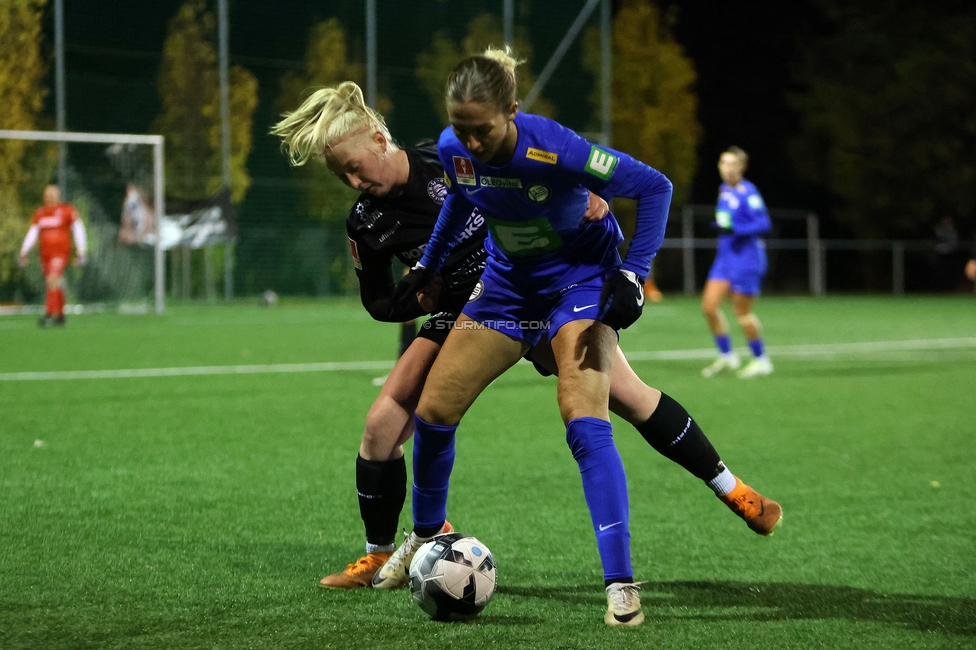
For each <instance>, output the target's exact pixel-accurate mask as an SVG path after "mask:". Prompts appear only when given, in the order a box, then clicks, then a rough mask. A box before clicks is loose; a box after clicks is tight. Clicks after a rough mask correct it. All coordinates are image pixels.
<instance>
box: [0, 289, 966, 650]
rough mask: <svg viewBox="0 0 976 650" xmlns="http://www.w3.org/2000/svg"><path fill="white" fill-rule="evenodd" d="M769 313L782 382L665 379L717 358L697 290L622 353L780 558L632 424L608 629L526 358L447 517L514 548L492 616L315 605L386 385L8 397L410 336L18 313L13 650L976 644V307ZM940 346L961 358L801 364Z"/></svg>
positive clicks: (127, 388) (6, 343) (326, 323)
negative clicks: (739, 486) (53, 322)
mask: <svg viewBox="0 0 976 650" xmlns="http://www.w3.org/2000/svg"><path fill="white" fill-rule="evenodd" d="M756 311H757V314H758V315H759V316H760V318H762V320H763V322H764V324H765V327H766V331H767V335H768V343H769V345H771V346H772V353H773V361H774V363H775V364H776V372H775V374H774V375H773V376H771V377H768V378H762V379H758V380H752V381H741V380H738V379H736V378H734V377H721V376H720V377H716V378H713V379H711V380H705V379H702V378H701V376H700V375H699V369H700V368H701V367H702V366H703V365H705V364H706V363H707V359H695V358H688V357H693V356H694V354H693V353H688V354H684V355H681V354H679V355H674V356H676V357H678V358H671V359H667V360H660V354H659V353H660V352H662V351H669V350H684V351H688V350H705V349H707V348H709V346H710V343H711V341H710V337H709V335H708V332H707V329H706V327H705V324H704V321H703V319H702V318H701V316H700V314H699V311H698V305H697V303H696V302H694V301H692V300H684V299H678V298H671V299H667V300H666V301H665V302H664V303H663V304H661V305H649V306H648V308H647V309H646V311H645V315H644V317H643V318H642V319H641V321H639V322H638V323H637V324H636V325H635V326H634V327H633V328H631V329H630V330H627V331H625V332H624V333H623V337H622V340H621V345H622V346H623V348H624V349H625V350H626V351H630V352H633V353H634V354H635V356H637V357H641V353H643V358H649V357H655V355H658V356H657V357H656V358H658V360H653V359H652V360H650V361H637V362H635V363H634V364H633V365H634V368H635V370H637V372H638V373H639V374H641V376H643V377H644V378H645V380H646V381H647V382H648V383H650V384H651V385H654V386H656V387H659V388H661V389H663V390H665V391H666V392H668V393H669V394H671V395H673V396H674V397H675V398H676V399H678V400H679V401H681V402H682V403H683V404H684V405H685V406H686V407H687V408H688V410H689V411H690V412H691V413H692V414H693V415H695V417H696V419H697V420H698V421H699V422H700V423H701V425H702V427H703V429H704V430H705V432H706V433H707V434H708V435H709V437H710V438H711V440H712V441H713V443H714V444H715V446H716V448H717V449H718V450H719V452H720V453H721V454H722V457H723V459H724V460H725V461H726V463H727V464H728V465H729V467H730V468H731V469H732V470H733V471H734V472H735V473H737V474H738V475H740V476H741V477H742V478H743V479H744V480H746V481H747V482H749V483H751V484H752V485H753V486H755V487H756V488H757V489H759V490H760V491H762V492H764V493H766V494H767V495H769V496H771V497H773V498H776V499H777V500H779V501H780V502H781V503H782V504H783V506H784V509H785V520H784V524H783V526H782V528H781V529H780V530H779V531H778V532H777V533H776V535H774V536H773V537H771V538H769V539H762V538H759V537H758V536H756V535H754V534H753V533H751V532H750V531H749V530H748V529H747V528H746V527H745V525H744V524H743V523H742V522H741V521H740V520H739V519H738V518H736V517H735V516H734V515H732V514H731V513H730V512H729V511H728V510H727V509H726V508H725V507H724V506H723V505H722V504H721V503H720V502H718V501H717V500H716V499H715V497H714V496H712V494H711V491H710V490H708V489H707V488H706V487H705V486H704V485H702V484H701V483H700V482H699V481H697V480H696V479H694V478H693V477H691V476H690V475H688V474H687V473H685V472H684V471H683V470H682V469H681V468H680V467H678V466H676V465H673V464H671V463H670V462H669V461H667V460H665V459H663V458H662V457H660V456H658V455H657V454H656V453H655V452H653V451H652V450H651V449H650V448H649V447H648V446H647V444H646V443H645V442H644V440H643V439H642V438H641V437H640V436H639V435H638V434H636V433H635V432H634V431H633V429H632V428H630V427H629V426H628V425H626V424H623V423H621V422H620V421H615V431H616V434H617V435H616V437H617V441H618V446H619V447H620V450H621V454H622V456H623V458H624V463H625V465H626V467H627V472H628V478H629V485H630V495H631V510H632V515H631V519H632V535H633V559H634V567H635V571H636V575H637V578H638V579H640V580H645V581H647V583H646V584H645V585H644V590H643V595H642V600H643V603H644V611H645V614H646V615H647V621H646V622H645V623H644V625H643V626H641V627H640V628H637V629H632V630H617V629H608V628H607V627H606V626H605V625H604V624H603V622H602V617H603V612H604V609H605V597H604V595H603V590H602V577H601V571H600V563H599V558H598V555H597V552H596V544H595V540H594V536H593V531H592V529H591V527H590V523H589V517H588V514H587V512H586V508H585V504H584V501H583V495H582V490H581V487H580V479H579V474H578V471H577V468H576V465H575V463H574V462H573V460H572V457H571V456H570V454H569V451H568V449H567V448H566V445H565V441H564V429H563V427H562V425H561V423H560V421H559V416H558V410H557V408H556V404H555V392H554V387H555V384H554V380H553V379H552V378H548V379H547V378H542V377H540V376H538V375H537V374H536V373H535V371H534V370H533V369H532V368H531V367H529V366H523V365H520V366H517V367H516V368H514V369H512V370H511V371H510V372H509V373H507V374H506V375H505V376H503V377H502V378H501V379H500V380H498V381H497V382H495V383H494V384H493V385H492V386H491V387H489V389H488V390H487V391H486V393H485V394H484V395H483V396H482V398H481V399H480V400H479V401H478V402H477V403H476V404H475V406H474V407H473V409H472V411H471V412H470V413H469V415H468V417H467V418H466V419H465V422H464V423H463V425H462V428H461V430H460V432H459V435H458V452H457V463H456V466H455V471H454V477H453V480H452V494H451V500H450V502H449V512H450V517H451V521H452V523H454V524H455V526H456V527H457V528H458V529H459V530H460V531H461V532H467V533H470V534H473V535H476V536H477V537H478V538H479V539H481V540H482V541H483V542H485V543H486V544H487V545H488V546H489V548H491V549H492V552H493V553H494V555H495V557H496V559H497V562H498V575H499V586H498V591H497V593H496V596H495V598H494V600H493V601H492V603H491V604H490V605H489V607H488V609H487V610H486V611H485V612H484V614H483V615H481V616H480V617H478V618H477V619H475V620H474V621H472V622H469V623H460V624H442V623H434V622H431V621H428V620H426V618H425V616H424V615H423V613H422V612H421V611H420V609H419V608H418V607H416V606H415V605H413V603H412V602H411V601H410V599H409V596H408V594H407V593H406V592H403V591H401V592H392V593H387V592H373V591H371V590H358V591H354V592H334V591H327V590H323V589H319V588H318V587H317V581H318V579H319V578H321V577H322V576H323V575H325V574H326V573H331V572H333V571H335V570H337V569H339V568H341V567H342V566H343V565H344V564H345V563H347V562H351V561H353V560H354V559H355V558H356V557H358V555H359V554H360V553H361V551H362V544H363V533H362V525H361V522H360V520H359V512H358V505H357V500H356V492H355V485H354V461H355V457H356V450H357V447H358V444H359V436H360V432H361V428H362V422H363V418H364V415H365V413H366V410H367V409H368V407H369V405H370V403H371V402H372V400H373V398H374V397H375V395H376V393H377V391H378V389H377V388H375V387H373V386H372V384H371V382H370V379H371V378H372V377H374V376H376V375H378V374H383V372H384V371H382V370H342V371H325V372H296V373H256V374H246V375H202V376H171V377H145V378H121V379H47V380H34V381H14V380H12V378H13V373H24V372H46V371H77V370H116V369H133V368H178V367H187V366H224V365H261V364H297V363H310V362H329V361H383V360H390V361H392V354H393V353H394V351H395V347H396V337H397V332H396V328H395V327H393V326H389V325H383V324H377V323H373V322H372V321H370V320H369V319H368V317H367V316H366V315H365V313H364V312H363V310H362V308H361V307H360V306H359V305H358V303H357V301H329V302H315V303H309V302H304V303H289V302H287V301H286V302H285V303H283V304H280V305H278V306H277V307H274V308H271V309H262V308H260V307H258V306H256V305H254V306H251V305H248V304H236V305H233V306H218V307H202V306H196V307H191V306H183V307H175V308H173V309H171V310H170V311H169V312H168V313H167V314H166V315H165V316H162V317H155V316H124V315H110V314H97V315H89V316H75V317H69V324H68V326H67V327H66V328H65V329H63V330H40V329H38V328H37V327H36V325H35V322H34V319H32V318H26V317H25V318H20V317H6V318H3V319H0V375H2V378H0V379H2V380H0V648H3V649H4V650H8V649H11V650H12V649H19V648H51V649H59V648H127V649H128V648H357V649H360V650H362V649H365V648H374V647H375V648H387V647H388V648H392V647H396V648H442V647H459V648H503V647H513V648H514V647H518V648H594V647H608V648H609V647H631V646H632V647H654V648H773V647H792V648H808V647H810V648H812V647H827V648H833V647H865V648H886V649H888V648H947V647H962V646H965V647H974V646H976V508H974V506H973V504H974V502H976V481H974V476H976V343H974V342H973V337H976V301H973V299H972V298H970V297H958V298H955V297H953V298H902V299H892V298H881V297H850V298H828V299H824V300H811V299H804V298H764V299H762V300H761V301H760V302H759V303H758V305H757V309H756ZM735 334H736V337H735V338H734V340H735V341H736V343H737V344H738V347H739V349H740V350H744V345H742V339H741V335H739V333H738V332H736V333H735ZM927 339H955V341H952V342H948V343H945V342H944V343H943V344H942V345H941V347H939V346H936V345H931V346H928V345H918V344H913V345H907V346H905V345H903V346H902V347H903V348H904V349H892V350H884V349H881V350H870V349H866V348H863V349H862V348H842V347H839V346H835V347H832V348H831V347H827V348H819V349H818V350H816V351H814V353H813V354H809V355H803V354H801V353H800V351H799V350H800V349H799V348H797V347H795V346H800V345H814V344H816V345H822V344H846V343H856V342H872V341H906V340H914V341H917V340H927ZM967 340H968V341H969V342H968V343H967ZM777 350H779V351H780V354H779V355H777ZM682 357H684V358H682ZM401 523H402V525H403V526H409V503H408V506H407V508H406V509H405V511H404V515H403V516H402V517H401ZM622 644H626V645H624V646H622Z"/></svg>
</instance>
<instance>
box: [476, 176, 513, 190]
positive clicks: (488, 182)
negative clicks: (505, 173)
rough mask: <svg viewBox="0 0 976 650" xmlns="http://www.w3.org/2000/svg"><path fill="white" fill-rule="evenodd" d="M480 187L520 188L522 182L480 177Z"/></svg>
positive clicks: (510, 179)
mask: <svg viewBox="0 0 976 650" xmlns="http://www.w3.org/2000/svg"><path fill="white" fill-rule="evenodd" d="M481 187H507V188H516V189H518V188H521V187H522V181H521V180H519V179H518V178H498V177H497V176H482V177H481Z"/></svg>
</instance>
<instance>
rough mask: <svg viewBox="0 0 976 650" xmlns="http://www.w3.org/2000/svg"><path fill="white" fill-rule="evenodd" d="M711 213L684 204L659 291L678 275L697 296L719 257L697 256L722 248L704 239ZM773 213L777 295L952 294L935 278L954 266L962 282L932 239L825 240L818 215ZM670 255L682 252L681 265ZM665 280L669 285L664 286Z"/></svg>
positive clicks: (955, 261) (771, 249) (956, 261)
mask: <svg viewBox="0 0 976 650" xmlns="http://www.w3.org/2000/svg"><path fill="white" fill-rule="evenodd" d="M714 211H715V208H714V206H711V205H687V206H685V207H684V208H682V209H681V210H680V211H678V212H676V213H675V214H673V215H672V219H671V222H670V224H669V233H672V234H680V236H670V237H665V239H664V244H663V245H662V253H661V254H660V256H659V257H660V261H656V262H655V277H657V278H659V284H663V286H664V287H665V288H669V286H668V285H669V284H673V283H674V280H675V279H676V278H675V275H676V272H680V285H679V286H680V288H681V291H682V292H683V293H684V294H685V295H694V294H695V293H697V292H698V291H700V289H701V285H702V284H704V278H705V275H706V274H707V268H708V267H707V266H705V264H703V262H705V263H707V264H710V263H711V260H712V258H713V257H714V255H704V254H701V253H700V252H699V251H714V250H715V249H716V246H717V240H716V238H715V235H714V234H713V233H708V232H707V231H708V230H709V226H708V224H710V223H711V222H712V221H714ZM769 212H770V217H771V219H772V221H773V231H772V233H771V235H772V236H770V237H769V238H766V239H765V243H766V250H767V252H768V255H769V260H770V270H769V273H768V274H767V282H766V283H767V286H769V287H771V288H772V291H773V292H774V293H775V292H793V293H795V292H798V291H801V290H802V291H804V292H807V293H809V294H810V295H812V296H822V295H825V294H826V293H827V291H828V285H829V288H830V289H832V290H837V291H882V290H890V291H891V293H893V294H895V295H902V294H904V293H905V292H906V290H907V291H911V290H914V291H922V290H933V289H939V288H943V289H948V288H951V287H950V286H948V285H947V284H946V283H945V282H943V281H941V280H940V278H939V277H938V276H940V275H943V274H948V275H951V274H952V273H953V268H954V267H955V266H958V273H957V275H958V277H959V279H961V278H962V262H963V258H964V254H963V253H962V252H958V253H937V252H936V247H935V245H936V242H935V241H934V240H933V241H927V240H922V241H919V240H915V241H905V240H888V239H884V240H861V239H821V237H820V219H819V217H818V216H817V215H816V214H814V213H811V212H807V211H804V210H789V209H771V210H770V211H769ZM675 231H679V232H678V233H676V232H675ZM781 234H790V235H792V236H789V237H786V236H780V235H781ZM668 251H674V252H678V253H680V261H679V260H676V259H675V256H674V255H669V254H668ZM828 253H829V255H828ZM828 261H829V262H830V263H831V266H830V268H831V269H833V267H834V266H836V273H834V272H830V273H828ZM662 267H663V268H662ZM780 271H782V274H780ZM913 272H914V273H913ZM662 274H663V275H664V278H666V279H665V281H664V282H663V283H662V282H661V281H660V279H661V275H662ZM912 275H914V277H915V278H916V281H914V282H912V283H906V277H909V276H912ZM778 276H779V277H778ZM950 280H951V278H950ZM943 284H946V286H941V285H943Z"/></svg>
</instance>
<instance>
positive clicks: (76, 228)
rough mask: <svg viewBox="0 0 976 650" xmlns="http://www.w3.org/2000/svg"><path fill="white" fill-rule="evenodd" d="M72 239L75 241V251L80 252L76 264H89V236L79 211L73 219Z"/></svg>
mask: <svg viewBox="0 0 976 650" xmlns="http://www.w3.org/2000/svg"><path fill="white" fill-rule="evenodd" d="M71 237H72V238H73V239H74V240H75V249H77V251H78V258H77V261H76V264H78V265H79V266H84V265H85V263H87V262H88V235H87V233H86V232H85V224H84V223H82V221H81V218H80V217H79V216H78V212H77V211H75V212H74V213H73V214H72V218H71Z"/></svg>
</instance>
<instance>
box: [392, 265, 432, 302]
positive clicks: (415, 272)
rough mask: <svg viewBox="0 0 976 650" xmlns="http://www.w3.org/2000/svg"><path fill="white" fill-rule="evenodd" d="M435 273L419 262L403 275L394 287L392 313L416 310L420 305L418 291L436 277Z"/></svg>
mask: <svg viewBox="0 0 976 650" xmlns="http://www.w3.org/2000/svg"><path fill="white" fill-rule="evenodd" d="M434 277H435V274H434V273H433V272H432V271H428V270H427V269H425V268H424V267H422V266H420V264H418V265H417V266H415V267H413V268H412V269H410V272H409V273H407V274H406V275H405V276H403V279H402V280H400V282H399V283H398V284H397V286H396V288H395V289H393V297H391V298H390V313H391V314H394V313H397V312H414V311H416V309H417V306H418V305H419V300H418V295H417V294H418V293H420V290H421V289H423V288H424V287H426V286H427V285H428V284H430V282H431V281H432V280H433V279H434Z"/></svg>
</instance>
